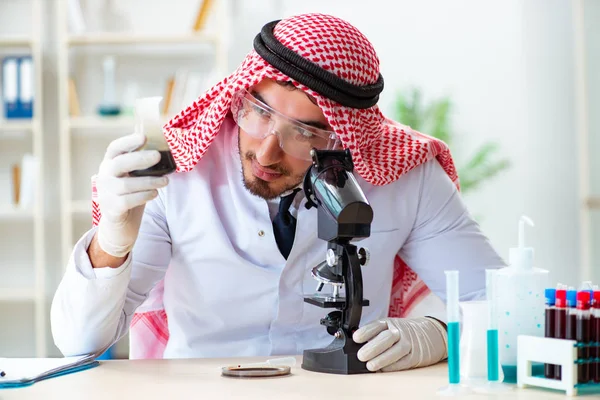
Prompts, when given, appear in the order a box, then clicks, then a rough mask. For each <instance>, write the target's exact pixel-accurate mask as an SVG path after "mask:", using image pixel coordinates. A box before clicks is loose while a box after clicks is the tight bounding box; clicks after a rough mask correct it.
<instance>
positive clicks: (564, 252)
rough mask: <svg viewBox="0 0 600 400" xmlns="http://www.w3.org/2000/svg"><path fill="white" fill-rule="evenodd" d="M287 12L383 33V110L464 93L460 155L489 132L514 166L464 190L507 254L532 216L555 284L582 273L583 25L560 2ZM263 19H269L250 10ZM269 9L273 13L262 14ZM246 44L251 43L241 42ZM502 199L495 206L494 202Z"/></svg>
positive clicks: (337, 5)
mask: <svg viewBox="0 0 600 400" xmlns="http://www.w3.org/2000/svg"><path fill="white" fill-rule="evenodd" d="M282 4H283V6H282V14H283V15H290V14H295V13H300V12H310V11H319V12H326V13H332V14H335V15H338V16H340V17H344V18H346V19H348V20H349V21H350V22H351V23H353V24H354V25H355V26H357V27H358V28H359V29H361V30H362V31H363V32H364V33H365V34H366V35H367V37H369V38H370V40H371V41H372V42H373V43H374V46H375V48H376V50H377V51H378V53H379V56H380V59H381V65H382V74H383V76H384V79H385V84H386V89H385V91H384V94H383V96H382V98H381V103H380V104H381V107H382V109H383V110H384V112H386V113H388V114H390V115H392V113H393V102H394V95H395V93H397V92H398V91H400V90H402V89H405V88H407V87H409V86H413V85H415V86H418V87H421V88H422V89H423V90H424V92H425V93H426V94H428V95H429V96H432V97H438V96H441V95H445V94H448V95H450V96H452V99H453V101H454V103H455V114H454V118H453V122H454V127H455V131H456V132H458V133H460V134H461V135H462V137H463V143H462V145H463V146H464V149H463V148H461V149H459V150H460V151H457V154H456V156H457V157H460V155H461V154H462V153H463V151H464V152H465V153H466V152H468V151H470V150H472V149H474V148H475V146H477V145H478V144H480V143H482V142H483V141H487V140H494V141H497V142H499V143H500V145H501V147H502V152H503V153H504V154H505V155H509V157H510V159H511V161H512V164H513V166H512V168H511V169H510V170H509V171H508V172H506V173H503V175H502V176H500V177H499V178H498V179H495V180H494V181H492V182H489V183H488V184H487V185H486V186H484V187H482V189H481V190H480V191H478V193H476V194H474V195H470V196H469V197H468V198H467V199H466V200H467V201H468V204H469V206H470V208H471V210H472V212H473V213H474V214H477V215H482V216H483V221H482V227H483V229H484V231H485V232H486V233H487V234H488V235H489V237H490V238H491V240H492V242H493V243H494V245H495V246H496V248H497V249H498V251H499V252H500V253H501V254H502V255H503V256H505V257H508V248H509V247H511V246H513V245H516V243H517V221H518V219H519V217H520V215H522V214H526V215H528V216H530V217H531V218H532V219H533V220H534V221H535V222H536V227H535V228H534V230H530V231H528V232H527V233H528V238H527V239H528V241H529V243H530V244H532V245H533V246H534V247H535V248H536V252H537V265H538V266H539V267H542V268H548V269H550V270H551V271H552V279H553V282H556V281H561V282H566V283H569V284H572V285H575V284H577V283H578V281H579V279H580V277H579V276H578V253H577V252H578V220H577V218H578V209H577V204H578V203H577V198H576V195H577V175H576V174H577V169H576V149H577V147H576V142H575V139H576V137H575V134H574V129H575V119H574V118H575V117H574V109H573V106H572V104H573V93H574V78H573V72H574V71H573V68H574V67H573V44H572V40H573V34H572V32H571V30H572V23H571V16H570V4H569V2H566V1H562V0H551V1H547V0H528V1H518V0H504V1H494V2H491V1H484V2H482V1H477V0H454V1H450V2H449V1H436V0H421V1H418V2H417V1H411V0H400V1H393V2H390V1H385V0H372V1H370V2H369V6H368V7H364V4H365V3H364V2H363V1H349V0H346V1H343V2H342V1H328V2H323V1H312V0H305V1H303V2H297V1H283V2H282ZM248 19H249V20H251V21H254V22H253V23H254V24H255V25H256V27H258V25H260V23H259V21H260V20H261V18H258V16H257V17H256V18H248ZM263 19H264V18H263ZM240 53H242V52H241V51H240ZM496 204H497V205H496Z"/></svg>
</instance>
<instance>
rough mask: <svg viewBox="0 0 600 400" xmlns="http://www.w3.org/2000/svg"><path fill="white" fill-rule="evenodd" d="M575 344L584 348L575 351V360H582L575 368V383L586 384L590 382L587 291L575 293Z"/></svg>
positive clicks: (588, 304)
mask: <svg viewBox="0 0 600 400" xmlns="http://www.w3.org/2000/svg"><path fill="white" fill-rule="evenodd" d="M577 343H578V344H583V345H584V347H579V348H578V349H577V358H578V359H579V360H584V362H583V363H580V364H579V365H578V366H577V382H578V383H587V382H588V381H589V380H590V364H589V362H587V359H588V358H589V357H590V351H589V350H590V348H589V347H586V346H587V345H589V343H590V292H589V291H587V290H584V291H580V292H578V293H577Z"/></svg>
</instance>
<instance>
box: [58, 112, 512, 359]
mask: <svg viewBox="0 0 600 400" xmlns="http://www.w3.org/2000/svg"><path fill="white" fill-rule="evenodd" d="M236 135H237V131H236V128H235V125H234V123H233V121H231V120H230V119H227V120H226V121H225V123H224V125H223V128H222V130H221V132H220V134H219V135H218V136H217V138H216V139H215V141H214V142H213V143H212V145H211V146H210V148H209V150H208V151H207V153H206V154H205V156H204V157H203V158H202V160H201V161H200V162H199V163H198V165H197V166H196V168H195V169H194V170H192V171H190V172H186V173H178V174H173V175H172V176H171V177H170V183H169V185H168V186H167V187H166V188H164V189H162V190H160V194H159V197H157V198H156V199H155V200H153V201H151V202H150V203H148V204H147V206H146V210H145V215H144V219H143V222H142V227H141V230H140V234H139V238H138V240H137V242H136V245H135V247H134V249H133V251H132V253H131V254H130V256H129V257H128V258H127V260H126V262H125V263H124V264H123V265H122V266H121V267H120V268H117V269H110V268H97V269H93V268H92V267H91V264H90V261H89V258H88V256H87V253H86V249H87V248H88V246H89V243H90V241H91V239H92V237H93V235H94V233H95V228H94V229H91V230H90V231H89V232H88V233H86V234H85V235H84V236H83V237H82V238H81V239H80V240H79V242H78V243H77V244H76V246H75V248H74V250H73V254H72V257H71V259H70V262H69V265H68V266H67V270H66V273H65V275H64V277H63V279H62V281H61V283H60V285H59V287H58V289H57V292H56V294H55V297H54V300H53V304H52V310H51V323H52V333H53V337H54V340H55V343H56V345H57V346H58V348H59V349H60V350H61V352H62V353H63V354H65V355H74V354H81V353H86V352H90V351H95V350H98V349H100V348H102V347H103V346H105V345H107V344H109V343H111V342H113V341H115V340H117V339H118V338H120V337H122V336H123V335H124V334H125V333H126V332H127V329H128V327H129V324H130V321H131V318H132V315H133V313H134V312H135V311H136V308H137V307H138V306H139V305H140V304H141V303H142V302H143V301H144V300H145V299H146V297H147V295H148V292H149V291H150V290H151V289H152V287H153V286H154V285H155V284H156V283H157V282H159V281H160V280H161V279H163V278H164V298H163V301H164V307H165V311H166V313H167V316H168V321H169V333H170V338H169V341H168V344H167V347H166V349H165V353H164V357H165V358H178V357H233V356H266V355H276V354H301V353H302V351H303V350H304V349H306V348H314V347H321V346H325V345H327V344H328V343H329V342H330V341H331V340H332V337H331V336H330V335H329V334H328V333H327V332H326V330H325V328H324V327H323V326H321V325H320V324H319V320H320V319H321V318H323V317H324V316H325V315H326V314H327V313H328V312H329V311H332V310H326V309H322V308H319V307H316V306H313V305H310V304H308V303H305V302H304V301H303V295H304V294H309V293H314V292H315V289H316V286H317V282H316V281H315V280H314V279H313V278H312V277H311V276H310V270H311V269H312V268H313V267H314V266H315V265H317V264H318V263H320V262H321V261H323V260H324V258H325V251H326V243H325V242H324V241H322V240H320V239H318V238H317V229H316V227H317V217H316V216H317V211H316V209H314V208H312V209H310V210H307V209H306V208H305V207H304V204H305V201H306V200H305V199H304V196H303V195H299V196H297V198H296V199H297V201H296V204H295V205H294V206H293V207H295V213H296V215H297V221H298V222H297V230H296V237H295V242H294V246H293V248H292V251H291V254H290V255H289V257H288V259H287V261H286V260H285V259H284V258H283V256H282V255H281V254H280V252H279V250H278V248H277V244H276V242H275V238H274V236H273V232H272V225H271V219H272V215H273V214H274V212H273V210H274V209H276V204H272V205H269V204H268V202H266V201H265V200H263V199H260V198H258V197H255V196H253V195H252V194H250V193H249V192H248V191H247V190H246V189H245V188H244V186H243V184H242V181H241V164H240V158H239V152H238V149H237V137H236ZM356 176H357V179H358V182H359V184H360V185H361V187H362V189H363V190H364V192H365V194H366V196H367V198H368V200H369V202H370V203H371V206H372V207H373V209H374V220H373V224H372V231H371V236H370V237H369V238H367V239H364V240H362V241H360V242H358V243H359V245H360V246H363V247H366V248H367V249H368V250H369V251H370V262H369V264H368V265H367V266H365V267H363V281H364V295H365V298H367V299H369V300H370V305H369V306H368V307H365V308H364V309H363V315H362V320H361V321H362V324H364V323H366V322H369V321H372V320H374V319H377V318H381V317H386V316H387V312H388V306H389V299H390V291H391V284H392V273H393V261H394V258H395V257H396V255H397V254H398V253H400V255H401V257H402V258H403V259H404V260H405V261H406V263H407V264H408V265H409V266H410V267H411V268H412V269H413V270H414V271H415V272H416V273H417V274H418V275H419V277H420V278H421V279H423V280H424V282H425V283H426V284H427V286H428V287H429V288H430V289H431V291H432V293H433V296H432V297H433V299H434V300H435V299H442V300H443V299H444V298H445V276H444V273H443V271H444V270H448V269H456V270H459V271H460V273H461V275H460V293H461V300H469V299H475V298H478V297H480V296H481V295H482V294H483V293H484V288H485V271H484V270H485V269H486V268H498V267H501V266H504V262H503V261H502V260H501V258H500V257H499V256H498V255H497V253H496V252H495V251H494V249H493V248H492V246H491V245H490V243H489V242H488V240H487V239H486V237H484V235H483V234H482V233H481V231H480V230H479V227H478V225H477V224H476V223H475V222H474V220H473V219H472V218H471V217H470V216H469V214H468V212H467V210H466V209H465V205H464V204H463V201H462V200H461V197H460V195H459V193H458V192H457V190H456V188H455V186H454V185H453V183H452V182H451V181H450V179H449V178H448V176H447V175H446V173H445V172H444V171H443V169H442V168H441V166H440V165H439V163H438V162H437V161H435V160H434V161H430V162H427V163H426V164H424V165H422V166H419V167H417V168H415V169H413V170H412V171H411V172H409V173H407V174H406V175H404V176H403V177H402V178H400V179H399V180H398V181H396V182H394V183H392V184H389V185H386V186H374V185H371V184H369V183H367V182H366V181H364V180H363V179H361V178H360V176H358V175H356ZM270 207H271V211H270ZM167 267H168V268H167ZM431 300H432V299H429V301H426V302H425V303H424V304H433V303H435V302H433V303H432V302H431ZM438 302H439V303H440V304H443V303H441V302H440V301H439V300H438ZM425 308H426V307H425ZM419 312H420V313H422V315H425V314H428V315H432V316H436V317H438V318H440V319H444V317H445V315H444V312H443V309H440V308H438V309H420V310H419Z"/></svg>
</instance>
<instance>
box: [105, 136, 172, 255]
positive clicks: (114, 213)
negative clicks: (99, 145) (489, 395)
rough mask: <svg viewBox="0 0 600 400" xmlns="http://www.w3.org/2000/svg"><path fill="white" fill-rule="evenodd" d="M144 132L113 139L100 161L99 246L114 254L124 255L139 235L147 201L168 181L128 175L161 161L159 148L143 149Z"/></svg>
mask: <svg viewBox="0 0 600 400" xmlns="http://www.w3.org/2000/svg"><path fill="white" fill-rule="evenodd" d="M145 140H146V138H145V136H144V135H139V134H132V135H128V136H124V137H121V138H118V139H116V140H114V141H112V142H111V143H110V144H109V146H108V148H107V150H106V153H105V155H104V159H103V161H102V163H101V164H100V169H99V171H98V175H97V178H96V188H97V191H98V204H99V206H100V212H101V214H102V216H101V218H100V223H99V225H98V231H97V235H98V244H99V246H100V248H101V249H102V250H103V251H104V252H106V253H108V254H110V255H112V256H114V257H125V256H126V255H127V254H128V253H129V252H130V251H131V249H132V248H133V245H134V244H135V241H136V239H137V236H138V233H139V229H140V225H141V222H142V216H143V214H144V207H145V204H146V203H147V202H148V201H150V200H152V199H154V198H155V197H156V196H157V195H158V190H157V189H159V188H162V187H164V186H166V185H167V183H168V182H169V181H168V178H167V177H166V176H164V177H151V176H141V177H133V176H129V172H131V171H134V170H139V169H146V168H149V167H151V166H153V165H155V164H157V163H158V162H159V161H160V153H159V152H158V151H156V150H140V151H134V150H136V149H139V148H140V147H141V146H142V145H144V143H145Z"/></svg>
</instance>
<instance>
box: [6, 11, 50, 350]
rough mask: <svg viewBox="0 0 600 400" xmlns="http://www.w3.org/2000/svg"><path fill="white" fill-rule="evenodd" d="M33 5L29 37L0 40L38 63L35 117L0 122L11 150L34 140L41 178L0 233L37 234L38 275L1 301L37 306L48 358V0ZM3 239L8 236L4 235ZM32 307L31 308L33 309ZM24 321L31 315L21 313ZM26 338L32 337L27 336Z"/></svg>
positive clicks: (38, 344)
mask: <svg viewBox="0 0 600 400" xmlns="http://www.w3.org/2000/svg"><path fill="white" fill-rule="evenodd" d="M30 1H31V7H30V10H29V11H30V12H31V17H32V18H31V30H30V34H29V35H25V36H22V35H18V36H10V35H5V36H0V50H1V51H2V54H0V58H3V56H4V55H5V54H6V53H13V52H14V53H25V54H30V55H31V57H32V61H33V66H34V67H33V74H34V77H33V79H34V83H33V84H34V99H33V110H34V116H33V118H32V119H23V120H13V119H10V120H5V119H0V146H3V145H4V143H6V144H5V145H6V148H10V147H9V146H10V145H11V143H12V142H11V143H9V142H7V140H12V139H14V138H18V139H25V138H27V139H29V140H30V142H31V148H30V149H29V150H28V152H29V153H31V154H32V155H33V156H34V157H35V160H36V168H35V171H34V174H35V175H36V179H35V183H34V187H33V201H32V206H31V208H27V209H23V208H21V207H19V206H17V205H14V204H10V203H9V204H0V229H2V231H3V232H6V231H7V230H8V229H10V231H13V230H19V229H20V228H22V227H23V226H24V225H29V226H30V227H31V230H32V232H33V234H32V235H28V236H29V237H30V239H31V242H29V243H26V244H25V246H26V247H27V248H28V250H30V252H29V253H28V254H27V255H28V256H31V259H30V260H31V261H25V262H24V263H25V264H27V265H31V267H32V270H33V273H32V277H33V281H31V282H30V283H29V284H28V285H27V286H22V285H19V284H16V285H14V286H13V285H12V284H10V283H9V284H6V283H5V285H4V286H2V287H0V303H2V305H4V304H8V303H15V302H19V303H22V302H26V303H29V304H31V305H32V307H31V309H32V310H33V315H31V318H32V319H33V325H32V326H33V328H34V330H35V335H34V338H33V340H34V342H35V343H33V346H31V347H34V348H35V350H34V355H35V356H37V357H45V356H46V355H47V342H48V338H49V333H50V328H49V326H48V321H47V320H48V318H47V306H48V293H47V292H46V268H47V266H46V263H45V260H46V254H45V234H44V199H45V193H44V173H43V166H44V152H43V150H44V137H43V132H42V127H41V119H42V114H43V110H42V97H43V93H42V70H43V65H42V61H43V58H42V49H41V40H42V35H43V28H44V25H43V21H44V18H43V15H44V14H43V12H44V3H45V2H44V0H30ZM2 7H3V5H2V2H0V13H1V12H2ZM3 236H4V235H3ZM20 240H22V237H21V236H18V238H17V237H15V238H14V241H15V243H10V242H11V237H10V236H9V237H3V242H4V245H8V246H11V247H12V246H17V245H20V246H22V245H23V243H19V241H20ZM9 268H10V265H9V263H6V264H3V262H1V261H0V281H2V282H11V280H10V277H7V276H3V275H4V274H8V275H13V274H11V271H10V270H9ZM28 309H29V308H28ZM21 317H23V318H25V317H26V316H24V315H22V316H21ZM25 336H27V335H25Z"/></svg>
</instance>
